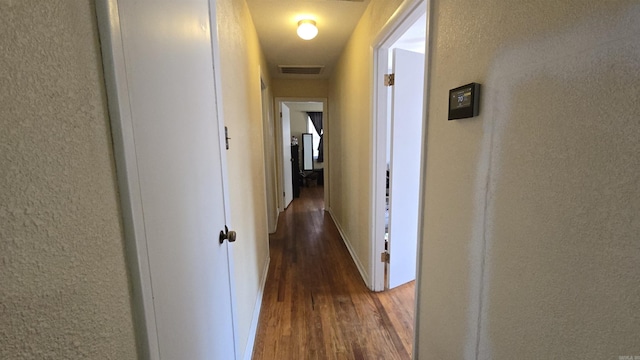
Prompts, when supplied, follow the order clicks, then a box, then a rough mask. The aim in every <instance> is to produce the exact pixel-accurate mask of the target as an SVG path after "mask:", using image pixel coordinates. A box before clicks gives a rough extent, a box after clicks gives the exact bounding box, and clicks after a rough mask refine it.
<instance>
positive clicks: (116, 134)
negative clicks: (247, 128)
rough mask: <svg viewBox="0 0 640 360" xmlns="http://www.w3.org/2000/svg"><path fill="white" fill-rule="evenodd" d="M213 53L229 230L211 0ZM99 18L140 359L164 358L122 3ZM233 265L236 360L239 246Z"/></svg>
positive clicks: (107, 3) (110, 0)
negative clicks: (236, 294)
mask: <svg viewBox="0 0 640 360" xmlns="http://www.w3.org/2000/svg"><path fill="white" fill-rule="evenodd" d="M208 7H209V14H208V15H209V18H210V31H211V46H212V48H211V51H212V54H213V67H214V69H213V70H214V71H213V72H214V88H215V92H216V98H215V101H216V103H217V106H216V108H217V110H216V112H217V117H218V120H217V121H218V128H219V136H220V141H219V143H220V146H221V151H220V161H221V165H222V177H223V178H222V184H223V192H224V194H225V196H224V199H223V203H224V217H225V222H226V223H227V224H228V226H230V227H232V224H231V219H230V213H231V212H230V204H229V196H228V194H229V189H228V181H227V172H226V169H227V160H226V154H225V151H226V150H225V149H223V148H222V147H223V144H224V142H225V139H224V117H223V109H222V94H221V91H220V89H221V88H222V86H221V80H220V79H221V72H220V51H219V40H218V30H217V21H216V19H217V18H216V4H215V0H208ZM96 16H97V20H98V31H99V37H100V43H101V50H102V62H103V71H104V81H105V87H106V92H107V103H108V111H109V119H110V124H111V132H112V137H113V152H114V158H115V165H116V176H117V181H118V190H119V192H120V207H121V209H122V221H123V228H124V237H125V242H124V246H125V256H126V261H127V267H128V271H129V275H130V278H131V282H132V293H131V304H132V305H131V306H132V310H133V322H134V327H135V333H136V343H137V351H138V357H139V358H140V359H153V360H156V359H160V349H159V343H158V331H157V324H156V318H155V308H154V304H153V292H152V281H151V269H150V267H149V258H148V253H147V234H146V230H145V226H144V213H143V207H142V196H141V191H140V179H139V173H138V163H137V159H136V153H135V146H134V137H133V120H132V114H131V107H130V98H129V89H128V86H127V72H126V67H125V53H124V48H123V42H122V33H121V30H120V15H119V8H118V0H98V1H96ZM227 259H228V264H229V269H228V270H229V285H230V289H231V308H232V314H231V318H232V328H233V339H234V352H235V354H234V358H236V357H237V356H238V355H237V354H239V344H238V341H237V339H238V334H237V323H236V321H237V309H236V306H235V304H236V298H235V291H233V289H235V277H234V272H233V247H231V246H227Z"/></svg>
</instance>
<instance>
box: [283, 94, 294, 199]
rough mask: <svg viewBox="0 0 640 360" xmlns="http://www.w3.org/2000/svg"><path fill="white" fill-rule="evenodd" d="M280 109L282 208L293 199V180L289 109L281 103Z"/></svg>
mask: <svg viewBox="0 0 640 360" xmlns="http://www.w3.org/2000/svg"><path fill="white" fill-rule="evenodd" d="M281 110H282V179H283V181H284V188H283V191H284V208H285V209H286V208H287V206H289V204H290V203H291V201H293V180H292V177H291V176H292V169H291V164H292V163H293V159H292V158H291V110H290V109H289V107H288V106H287V105H285V104H284V103H281Z"/></svg>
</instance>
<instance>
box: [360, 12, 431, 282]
mask: <svg viewBox="0 0 640 360" xmlns="http://www.w3.org/2000/svg"><path fill="white" fill-rule="evenodd" d="M427 1H428V0H405V1H404V2H403V3H402V4H401V5H400V7H399V8H398V10H397V11H396V12H395V13H394V14H393V16H392V17H391V19H389V21H388V22H387V23H386V24H385V26H384V27H383V28H382V30H381V31H380V33H379V34H378V36H376V38H375V39H374V41H373V43H372V48H373V49H372V53H373V69H374V71H373V82H372V83H373V94H372V106H373V109H372V114H373V134H372V154H373V159H372V160H373V164H372V166H371V168H372V173H371V183H372V186H371V190H372V193H371V199H372V207H371V224H372V231H371V238H370V243H371V244H372V246H371V254H370V256H371V261H370V263H371V268H370V272H371V274H372V277H371V284H370V285H369V287H370V288H371V290H373V291H383V290H384V288H385V281H384V268H385V266H384V263H383V262H381V261H380V254H381V253H383V252H384V251H385V249H384V232H385V231H384V225H385V220H384V213H385V207H386V195H385V188H386V169H387V165H386V158H387V154H386V144H387V121H388V106H387V104H388V89H387V88H386V87H385V86H384V81H383V76H382V75H383V74H386V73H387V72H388V71H389V56H388V53H389V49H390V47H391V46H393V44H394V43H395V42H396V41H398V39H399V38H400V37H401V36H402V34H404V33H405V32H406V31H407V30H408V29H409V28H410V27H411V25H413V23H414V22H415V21H416V20H417V19H418V18H420V16H422V15H423V14H424V12H425V9H426V8H427ZM427 27H428V21H427ZM426 39H427V49H428V48H429V41H428V37H426ZM428 56H429V55H428V52H425V64H426V63H427V62H428ZM425 69H427V68H425ZM426 74H427V72H426V71H425V80H426V78H427V75H426ZM425 83H426V81H425ZM425 94H426V92H425ZM425 98H426V97H425ZM425 107H426V102H425ZM423 129H424V131H423V142H422V143H423V144H426V129H427V122H426V119H424V116H423ZM425 156H426V148H424V149H423V150H422V156H421V158H422V165H421V166H422V168H421V172H420V173H421V174H422V181H421V185H420V195H419V196H420V199H421V200H420V206H419V211H420V213H422V209H423V206H422V193H423V191H424V162H425ZM419 216H420V217H419V219H420V221H419V226H418V227H419V231H418V232H419V234H420V235H421V234H422V221H421V220H422V215H421V214H420V215H419ZM421 239H422V238H421V237H419V241H418V257H419V258H418V268H419V267H420V243H421V241H420V240H421ZM416 270H417V269H416Z"/></svg>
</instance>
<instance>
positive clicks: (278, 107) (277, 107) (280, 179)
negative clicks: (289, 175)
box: [274, 97, 330, 211]
mask: <svg viewBox="0 0 640 360" xmlns="http://www.w3.org/2000/svg"><path fill="white" fill-rule="evenodd" d="M284 102H321V103H322V114H323V115H322V131H323V134H324V135H323V136H322V139H323V140H322V141H323V144H324V145H323V146H324V147H325V148H329V145H327V144H328V143H329V141H328V138H329V135H328V134H329V133H330V131H329V128H330V125H329V112H328V111H327V110H328V107H327V98H298V97H276V98H274V103H275V106H274V109H275V111H276V113H275V114H274V119H276V121H274V123H275V128H276V166H277V167H278V171H276V173H277V175H278V186H277V189H276V190H277V192H278V193H277V194H276V195H277V197H278V210H279V211H284V199H283V197H282V195H281V194H282V192H283V191H284V179H283V175H282V174H283V173H284V167H283V166H284V164H285V162H284V159H283V158H282V150H283V149H282V144H283V143H284V141H283V139H282V118H281V117H280V112H282V106H281V104H282V103H284ZM329 161H330V156H329V152H328V151H325V152H324V161H323V162H324V207H325V209H328V208H329V193H330V188H329V186H330V184H329V182H328V181H327V179H329Z"/></svg>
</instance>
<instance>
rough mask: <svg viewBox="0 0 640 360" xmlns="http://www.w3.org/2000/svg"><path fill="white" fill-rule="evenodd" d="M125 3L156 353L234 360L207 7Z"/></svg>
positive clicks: (200, 2)
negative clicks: (220, 238)
mask: <svg viewBox="0 0 640 360" xmlns="http://www.w3.org/2000/svg"><path fill="white" fill-rule="evenodd" d="M118 5H119V17H120V26H121V28H120V29H121V31H122V42H123V50H124V58H125V67H126V74H127V77H126V83H127V88H128V91H129V98H128V100H129V102H130V110H131V118H132V126H133V133H134V137H133V142H134V146H135V155H134V156H135V159H136V161H137V164H138V174H137V175H138V179H139V187H140V194H141V202H142V207H143V214H144V228H145V231H146V244H147V254H148V261H149V267H150V274H151V286H152V292H153V307H154V311H155V322H156V328H157V343H158V352H159V354H160V358H161V359H166V360H170V359H191V360H197V359H203V360H204V359H220V360H227V359H235V350H234V349H235V344H234V335H233V334H234V332H233V326H234V325H233V311H232V310H233V309H232V301H231V296H232V287H231V285H230V271H231V269H230V268H229V261H228V246H229V245H228V243H227V242H226V241H225V242H224V243H223V244H220V243H219V241H218V238H219V231H220V230H221V229H223V228H224V226H225V208H224V199H225V191H224V187H223V169H222V156H224V154H223V153H222V150H221V141H220V131H219V123H218V118H217V109H216V101H215V99H216V93H215V86H214V72H213V58H212V42H211V32H210V29H211V23H210V16H209V4H208V1H207V0H189V1H169V0H157V1H135V0H120V1H118ZM212 6H215V3H214V4H212ZM121 101H122V99H121Z"/></svg>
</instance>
